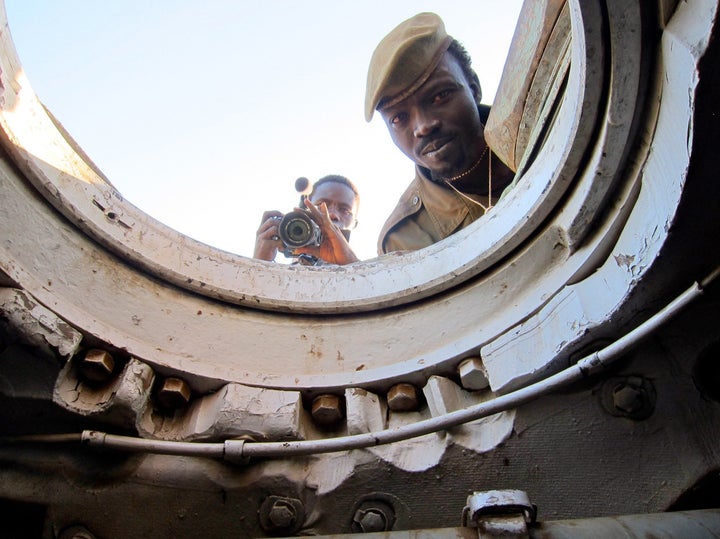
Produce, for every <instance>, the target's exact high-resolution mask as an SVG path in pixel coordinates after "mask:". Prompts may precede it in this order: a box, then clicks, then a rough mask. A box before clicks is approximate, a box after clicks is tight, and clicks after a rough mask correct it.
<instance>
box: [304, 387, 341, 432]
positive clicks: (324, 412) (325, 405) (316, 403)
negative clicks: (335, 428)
mask: <svg viewBox="0 0 720 539" xmlns="http://www.w3.org/2000/svg"><path fill="white" fill-rule="evenodd" d="M311 414H312V417H313V420H314V421H315V423H316V424H318V425H321V426H326V427H328V426H332V425H335V424H337V423H338V422H340V420H341V419H342V418H343V411H342V403H341V401H340V397H338V396H337V395H318V396H317V397H315V399H314V400H313V402H312V410H311Z"/></svg>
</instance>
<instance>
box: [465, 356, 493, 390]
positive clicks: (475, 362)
mask: <svg viewBox="0 0 720 539" xmlns="http://www.w3.org/2000/svg"><path fill="white" fill-rule="evenodd" d="M458 374H459V375H460V383H461V384H462V386H463V388H465V389H469V390H477V389H486V388H487V387H489V386H490V382H489V381H488V377H487V373H486V372H485V366H484V365H483V362H482V359H480V358H479V357H470V358H467V359H466V360H464V361H463V362H461V363H460V365H458Z"/></svg>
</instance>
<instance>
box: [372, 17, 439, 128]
mask: <svg viewBox="0 0 720 539" xmlns="http://www.w3.org/2000/svg"><path fill="white" fill-rule="evenodd" d="M451 42H452V37H450V36H448V35H447V33H446V32H445V24H444V23H443V21H442V19H441V18H440V17H438V16H437V15H436V14H435V13H418V14H417V15H415V16H414V17H411V18H409V19H408V20H406V21H404V22H402V23H400V24H399V25H398V26H396V27H395V29H394V30H392V31H391V32H390V33H389V34H388V35H386V36H385V37H384V38H383V39H382V41H380V43H379V45H378V46H377V48H376V49H375V52H374V53H373V55H372V59H371V60H370V67H369V68H368V75H367V86H366V88H365V119H366V120H367V121H368V122H369V121H370V119H371V118H372V116H373V112H374V111H375V109H376V108H378V107H389V106H392V105H394V104H396V103H399V102H400V101H402V100H403V99H405V98H406V97H408V96H409V95H412V94H413V92H415V91H416V90H417V89H418V88H419V87H420V86H422V84H423V83H424V82H425V81H426V80H427V79H428V77H429V76H430V75H431V73H432V72H433V71H434V70H435V68H436V67H437V65H438V63H439V62H440V59H441V58H442V56H443V54H444V53H445V51H447V49H448V47H449V46H450V43H451Z"/></svg>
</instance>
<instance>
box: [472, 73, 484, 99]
mask: <svg viewBox="0 0 720 539" xmlns="http://www.w3.org/2000/svg"><path fill="white" fill-rule="evenodd" d="M470 91H471V92H472V95H473V98H474V99H475V104H476V105H479V104H480V102H481V101H482V87H481V86H480V79H478V76H477V75H476V74H475V73H474V72H473V76H472V79H471V80H470Z"/></svg>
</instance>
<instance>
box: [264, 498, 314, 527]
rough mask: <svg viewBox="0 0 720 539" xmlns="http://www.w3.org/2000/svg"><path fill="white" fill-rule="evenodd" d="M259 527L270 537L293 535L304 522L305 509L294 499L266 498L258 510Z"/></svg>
mask: <svg viewBox="0 0 720 539" xmlns="http://www.w3.org/2000/svg"><path fill="white" fill-rule="evenodd" d="M258 519H259V522H260V527H261V528H262V529H263V530H265V531H266V532H268V533H270V534H272V535H278V534H283V535H285V534H293V533H295V532H296V531H298V530H299V529H300V528H301V527H302V525H303V522H304V521H305V508H304V506H303V503H302V502H301V501H300V500H298V499H296V498H287V497H285V496H268V497H267V498H265V500H264V501H263V502H262V504H261V505H260V508H259V509H258Z"/></svg>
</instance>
